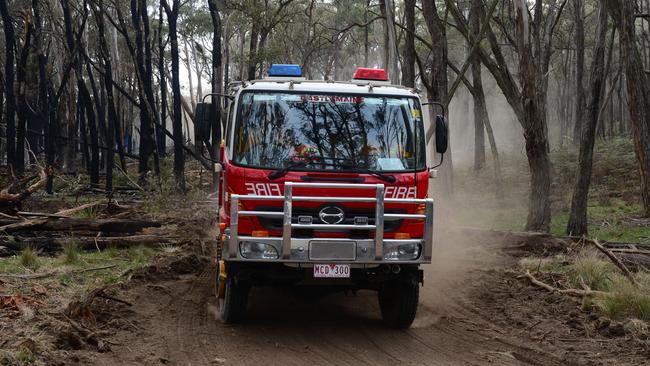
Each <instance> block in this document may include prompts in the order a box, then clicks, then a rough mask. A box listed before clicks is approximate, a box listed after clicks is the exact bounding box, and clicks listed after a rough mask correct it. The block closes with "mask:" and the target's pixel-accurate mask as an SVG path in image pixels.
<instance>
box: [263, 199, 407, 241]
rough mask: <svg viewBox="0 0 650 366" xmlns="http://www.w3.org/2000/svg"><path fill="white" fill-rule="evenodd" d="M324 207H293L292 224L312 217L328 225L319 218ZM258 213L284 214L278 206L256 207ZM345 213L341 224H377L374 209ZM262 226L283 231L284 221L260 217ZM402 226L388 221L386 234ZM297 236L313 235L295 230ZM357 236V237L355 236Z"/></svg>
mask: <svg viewBox="0 0 650 366" xmlns="http://www.w3.org/2000/svg"><path fill="white" fill-rule="evenodd" d="M322 208H323V207H318V208H304V207H293V208H292V211H293V212H292V217H291V222H292V223H294V224H296V223H298V217H311V218H312V222H313V223H315V224H326V222H323V221H322V220H321V219H320V218H319V217H318V213H319V212H320V210H321V209H322ZM255 210H256V211H274V212H282V207H277V206H257V207H255ZM343 210H344V212H345V218H344V219H343V221H341V222H340V224H349V225H354V218H355V217H367V218H368V224H369V225H374V224H375V210H374V209H354V208H347V207H345V208H343ZM385 213H393V214H405V213H406V210H403V209H397V210H386V212H385ZM257 219H258V220H259V222H260V224H261V225H262V227H263V228H264V229H266V230H274V231H282V219H281V218H271V217H258V218H257ZM401 225H402V220H401V219H398V220H394V219H393V220H391V219H386V220H385V221H384V232H387V233H390V232H395V231H397V230H398V229H399V227H400V226H401ZM295 231H296V232H297V233H296V234H297V235H299V236H302V235H301V232H303V231H310V232H309V233H307V232H305V233H302V234H304V235H305V236H309V235H311V234H312V232H311V231H312V230H295ZM354 231H355V230H341V232H354ZM359 234H363V236H366V237H367V236H368V232H367V231H362V232H360V233H359ZM353 236H356V235H353Z"/></svg>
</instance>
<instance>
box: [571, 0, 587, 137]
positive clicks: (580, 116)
mask: <svg viewBox="0 0 650 366" xmlns="http://www.w3.org/2000/svg"><path fill="white" fill-rule="evenodd" d="M573 5H574V8H573V15H574V18H575V19H574V22H575V25H576V34H575V42H576V44H575V45H576V115H575V116H574V117H575V124H574V125H573V142H574V143H577V142H578V141H581V140H582V138H581V133H580V129H581V128H582V123H583V120H584V114H585V89H584V83H583V79H584V68H585V26H584V12H585V4H584V0H573ZM581 143H582V142H581Z"/></svg>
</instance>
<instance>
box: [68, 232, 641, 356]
mask: <svg viewBox="0 0 650 366" xmlns="http://www.w3.org/2000/svg"><path fill="white" fill-rule="evenodd" d="M473 242H474V244H472V245H466V244H465V243H463V242H462V240H461V239H459V238H449V239H446V240H445V242H444V243H440V242H439V243H438V246H437V248H436V253H437V254H438V255H437V256H436V259H435V260H434V263H433V264H432V265H429V266H427V267H426V268H425V271H426V274H425V283H424V287H423V288H422V289H421V300H420V303H421V306H420V309H419V312H418V317H417V319H416V321H415V323H414V325H413V327H412V328H411V329H409V330H402V331H399V330H391V329H386V328H384V327H382V325H381V323H380V318H379V309H378V306H377V301H376V295H375V293H373V292H359V293H358V294H357V295H356V296H353V295H352V294H348V295H345V294H336V295H330V296H327V297H325V298H322V299H320V300H317V301H307V300H304V299H300V298H298V297H296V296H295V294H293V293H292V292H290V291H287V290H277V289H276V290H272V289H254V290H253V291H252V293H251V299H250V308H249V317H248V320H247V321H246V322H245V323H244V324H239V325H232V326H231V325H224V324H222V323H221V322H220V321H219V320H218V315H217V307H216V300H215V298H214V296H213V293H212V284H211V274H210V273H211V272H210V266H209V265H205V266H200V265H197V266H198V267H199V269H198V271H195V273H189V274H184V275H180V276H177V277H176V278H174V279H164V278H163V279H161V280H158V281H155V280H154V281H153V282H152V281H146V282H142V283H141V284H137V285H134V286H133V287H132V288H130V290H128V292H127V294H128V296H130V301H132V302H133V303H134V304H135V306H133V307H131V308H124V309H122V310H121V311H120V315H119V316H120V317H124V319H126V320H127V323H125V324H126V325H125V326H123V327H121V329H115V332H116V333H115V335H114V336H112V337H111V338H109V339H108V341H109V342H111V343H112V346H111V348H112V351H111V352H107V353H80V354H77V355H75V356H73V358H72V360H76V362H74V361H73V363H77V362H78V363H82V364H97V365H118V364H119V365H143V364H144V365H164V364H168V365H215V364H227V365H260V364H264V365H347V364H355V365H400V364H404V365H567V364H585V365H591V364H612V365H614V364H616V365H619V364H637V365H638V364H642V363H643V362H646V361H647V359H648V358H647V357H648V356H649V354H648V353H647V349H644V348H643V347H640V348H639V347H638V346H627V345H626V344H627V343H625V341H624V340H623V339H609V338H602V337H600V338H598V337H599V336H598V334H597V333H596V334H595V335H594V334H590V332H589V330H588V326H589V327H593V326H592V325H589V324H585V327H584V329H582V326H579V327H575V326H574V327H571V326H569V325H567V324H572V322H573V323H576V322H577V323H580V322H583V321H584V318H585V316H584V315H583V314H577V312H576V309H577V306H576V304H575V303H573V302H571V301H567V300H566V299H565V298H557V299H551V300H550V301H549V300H548V299H547V298H544V297H545V296H548V294H545V293H543V292H540V291H539V290H537V289H533V288H530V286H528V285H527V284H526V283H525V281H522V280H521V279H517V278H516V276H515V275H513V274H512V273H510V274H509V275H508V272H507V271H504V269H505V268H506V266H508V265H510V264H512V263H514V262H516V259H515V258H514V257H512V256H511V254H509V253H508V251H512V248H511V247H508V245H506V244H502V243H495V242H494V241H488V242H484V243H480V240H479V241H478V242H477V241H475V240H473ZM163 277H164V276H163ZM513 291H514V295H513ZM542 308H543V309H542ZM574 318H575V319H574ZM585 332H587V334H585ZM586 337H587V339H585V338H586ZM592 337H596V340H595V341H594V339H592ZM621 347H625V349H622V348H621ZM634 347H636V348H634ZM621 354H625V355H624V356H621ZM643 360H646V361H643Z"/></svg>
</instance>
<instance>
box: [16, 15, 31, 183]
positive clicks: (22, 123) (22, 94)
mask: <svg viewBox="0 0 650 366" xmlns="http://www.w3.org/2000/svg"><path fill="white" fill-rule="evenodd" d="M31 40H32V18H31V14H30V15H29V16H27V17H26V19H25V41H24V43H23V47H22V50H21V51H20V58H19V59H18V65H17V70H16V71H17V72H16V81H17V83H18V97H17V99H18V126H17V129H16V162H15V166H14V168H15V169H16V173H17V174H18V175H22V173H23V172H24V171H25V137H27V117H28V114H29V108H28V107H27V95H26V94H27V59H28V58H29V48H30V47H31Z"/></svg>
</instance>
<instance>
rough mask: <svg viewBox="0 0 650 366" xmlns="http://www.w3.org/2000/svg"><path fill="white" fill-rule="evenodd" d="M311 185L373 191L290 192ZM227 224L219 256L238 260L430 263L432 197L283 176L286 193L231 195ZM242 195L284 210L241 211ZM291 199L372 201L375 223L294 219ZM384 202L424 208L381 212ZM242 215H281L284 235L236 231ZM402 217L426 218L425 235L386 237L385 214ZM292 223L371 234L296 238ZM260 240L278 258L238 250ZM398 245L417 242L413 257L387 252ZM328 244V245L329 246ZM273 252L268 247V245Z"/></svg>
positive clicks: (315, 188)
mask: <svg viewBox="0 0 650 366" xmlns="http://www.w3.org/2000/svg"><path fill="white" fill-rule="evenodd" d="M294 187H299V188H311V189H312V191H318V189H321V188H339V189H346V190H350V189H365V190H368V189H374V190H375V196H374V197H324V196H294V195H293V188H294ZM230 200H231V201H230V228H229V229H227V230H226V232H225V233H224V239H225V240H224V242H223V245H224V247H223V251H222V253H223V259H224V260H226V261H240V262H272V263H295V264H299V265H300V266H309V264H313V263H323V262H337V263H350V264H353V265H355V264H357V265H361V266H365V265H372V264H393V263H395V264H424V263H431V255H432V246H433V200H432V199H385V198H384V185H383V184H339V183H296V182H286V183H285V185H284V196H259V195H237V194H233V195H232V196H231V198H230ZM243 200H257V201H261V200H266V201H283V203H284V204H283V211H282V212H273V211H244V210H239V202H240V201H243ZM294 201H312V202H313V201H316V202H338V203H340V202H366V203H368V202H371V203H375V205H376V208H375V220H374V223H375V224H374V225H369V224H363V225H349V224H346V225H342V224H313V223H295V222H293V221H295V220H292V217H293V216H292V206H293V202H294ZM385 203H399V204H414V205H419V204H424V205H425V212H424V214H384V204H385ZM240 216H258V217H282V219H283V226H282V237H252V236H240V235H239V233H238V222H239V217H240ZM389 217H390V218H401V219H415V220H424V233H423V237H422V238H419V239H404V240H402V239H384V219H385V218H389ZM293 229H312V230H319V231H340V230H369V231H373V232H374V238H372V239H345V238H296V237H292V230H293ZM250 243H261V244H263V245H265V247H266V248H269V250H270V249H271V248H273V250H275V253H276V254H277V256H276V258H264V259H262V258H257V259H252V258H247V257H246V256H244V255H243V254H242V245H249V244H250ZM396 246H404V247H413V246H417V247H418V248H419V250H418V256H417V258H412V259H407V260H402V259H394V257H393V258H387V256H386V254H387V253H389V252H390V251H391V250H392V249H394V248H395V247H396ZM330 247H331V248H330ZM271 252H272V251H271Z"/></svg>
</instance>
